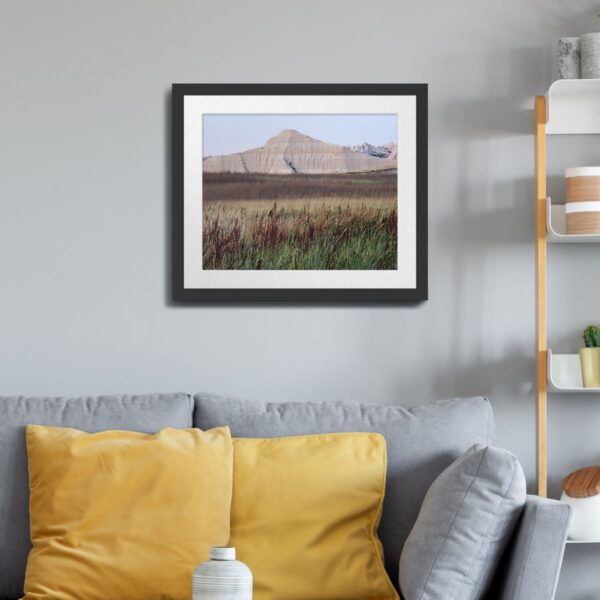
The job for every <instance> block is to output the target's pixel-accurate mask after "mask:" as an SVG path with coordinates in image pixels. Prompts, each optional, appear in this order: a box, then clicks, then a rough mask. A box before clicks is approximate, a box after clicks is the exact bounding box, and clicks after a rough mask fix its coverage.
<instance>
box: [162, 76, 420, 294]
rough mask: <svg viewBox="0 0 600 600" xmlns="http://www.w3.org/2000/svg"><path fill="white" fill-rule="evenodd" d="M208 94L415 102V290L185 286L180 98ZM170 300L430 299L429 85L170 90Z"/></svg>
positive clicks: (177, 87)
mask: <svg viewBox="0 0 600 600" xmlns="http://www.w3.org/2000/svg"><path fill="white" fill-rule="evenodd" d="M194 95H195V96H209V95H219V96H223V95H241V96H259V95H265V96H271V95H290V96H299V95H311V96H315V95H322V96H327V95H335V96H339V95H353V96H359V95H369V96H379V95H392V96H414V97H415V98H416V286H415V287H414V288H403V289H390V288H385V289H375V288H369V289H355V288H352V289H342V288H335V289H314V288H310V289H309V288H306V289H304V288H297V289H273V288H251V289H248V288H243V289H233V288H231V289H229V288H227V289H212V288H211V289H208V288H206V289H199V288H194V289H190V288H185V286H184V218H185V215H184V125H185V124H184V99H185V98H186V96H194ZM171 100H172V232H171V236H172V239H171V243H172V262H171V276H172V299H173V301H174V302H183V303H190V302H191V303H204V304H273V303H275V304H338V305H346V304H399V303H418V302H422V301H424V300H427V297H428V256H427V254H428V239H427V233H428V221H427V219H428V216H427V215H428V207H427V204H428V86H427V84H422V83H417V84H405V83H398V84H395V83H394V84H387V83H385V84H195V83H192V84H189V83H176V84H173V86H172V96H171Z"/></svg>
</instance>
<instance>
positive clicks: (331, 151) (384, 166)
mask: <svg viewBox="0 0 600 600" xmlns="http://www.w3.org/2000/svg"><path fill="white" fill-rule="evenodd" d="M390 156H391V153H390ZM396 168H397V164H396V159H395V158H390V157H387V158H382V157H377V156H371V155H369V154H366V153H364V152H357V151H355V150H352V149H351V148H346V147H344V146H338V145H336V144H328V143H326V142H321V141H320V140H316V139H315V138H312V137H310V136H308V135H304V134H302V133H300V132H298V131H296V130H295V129H285V130H284V131H282V132H281V133H279V134H277V135H276V136H274V137H272V138H270V139H269V140H268V141H267V143H266V144H265V145H264V146H262V147H261V148H254V149H252V150H246V151H245V152H237V153H235V154H224V155H221V156H209V157H207V158H205V159H204V161H203V169H204V172H205V173H225V172H230V173H269V174H278V175H280V174H291V173H317V174H323V173H361V172H367V171H385V170H389V169H396Z"/></svg>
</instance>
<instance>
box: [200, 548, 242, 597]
mask: <svg viewBox="0 0 600 600" xmlns="http://www.w3.org/2000/svg"><path fill="white" fill-rule="evenodd" d="M192 592H193V596H194V600H252V572H251V571H250V569H249V568H248V567H247V565H245V564H244V563H243V562H240V561H239V560H235V548H211V549H210V560H207V561H206V562H205V563H202V564H201V565H198V566H197V567H196V569H195V570H194V575H193V576H192Z"/></svg>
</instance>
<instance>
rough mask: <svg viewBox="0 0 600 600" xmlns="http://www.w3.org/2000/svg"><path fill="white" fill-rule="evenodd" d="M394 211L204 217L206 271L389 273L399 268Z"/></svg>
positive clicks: (276, 211)
mask: <svg viewBox="0 0 600 600" xmlns="http://www.w3.org/2000/svg"><path fill="white" fill-rule="evenodd" d="M396 221H397V214H396V209H395V207H392V208H389V207H388V208H386V207H382V206H378V207H369V206H368V205H367V204H362V205H360V207H356V206H354V205H353V206H350V205H347V206H346V207H342V206H341V205H338V206H337V207H335V206H328V205H326V204H322V205H321V206H320V207H318V208H310V209H309V208H308V207H307V206H304V207H303V208H302V209H296V208H288V207H284V208H279V207H277V204H274V205H273V206H272V208H271V210H270V211H269V212H268V213H265V212H255V213H253V214H251V215H248V214H246V213H245V212H244V210H241V211H240V212H239V214H238V215H236V216H234V215H232V214H231V212H229V213H226V212H223V211H221V210H220V209H219V210H216V211H212V214H211V213H210V212H209V213H208V214H207V215H205V218H204V229H203V246H204V268H205V269H235V270H247V269H249V270H274V269H277V270H374V269H377V270H386V269H396V268H397V233H396V230H397V226H396Z"/></svg>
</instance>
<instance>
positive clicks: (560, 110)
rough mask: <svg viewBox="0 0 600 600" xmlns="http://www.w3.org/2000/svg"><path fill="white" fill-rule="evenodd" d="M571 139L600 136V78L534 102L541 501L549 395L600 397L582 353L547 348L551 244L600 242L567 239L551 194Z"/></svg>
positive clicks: (575, 82) (560, 87) (567, 85)
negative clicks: (557, 162)
mask: <svg viewBox="0 0 600 600" xmlns="http://www.w3.org/2000/svg"><path fill="white" fill-rule="evenodd" d="M567 134H571V135H573V134H600V79H570V80H560V81H556V82H555V83H553V84H552V85H551V86H550V88H549V89H548V91H547V92H546V94H545V95H544V96H537V97H536V100H535V150H536V161H535V172H536V204H535V206H536V240H535V242H536V245H535V249H536V275H535V289H536V413H537V417H536V420H537V423H536V432H537V474H538V493H539V495H540V496H546V495H547V494H548V447H549V446H550V442H549V440H548V394H549V393H559V394H600V388H584V387H583V383H582V378H581V367H580V362H579V355H578V354H554V353H553V352H552V350H551V349H549V348H548V322H549V320H550V319H549V315H548V304H547V292H548V286H547V265H548V244H551V243H553V244H581V243H587V244H594V243H596V244H597V243H600V235H568V234H567V232H566V227H565V207H564V206H563V205H560V204H556V205H553V204H552V200H551V199H550V198H549V197H548V194H547V162H546V146H547V139H548V136H550V135H567ZM570 543H574V542H570ZM595 543H600V542H595Z"/></svg>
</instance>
